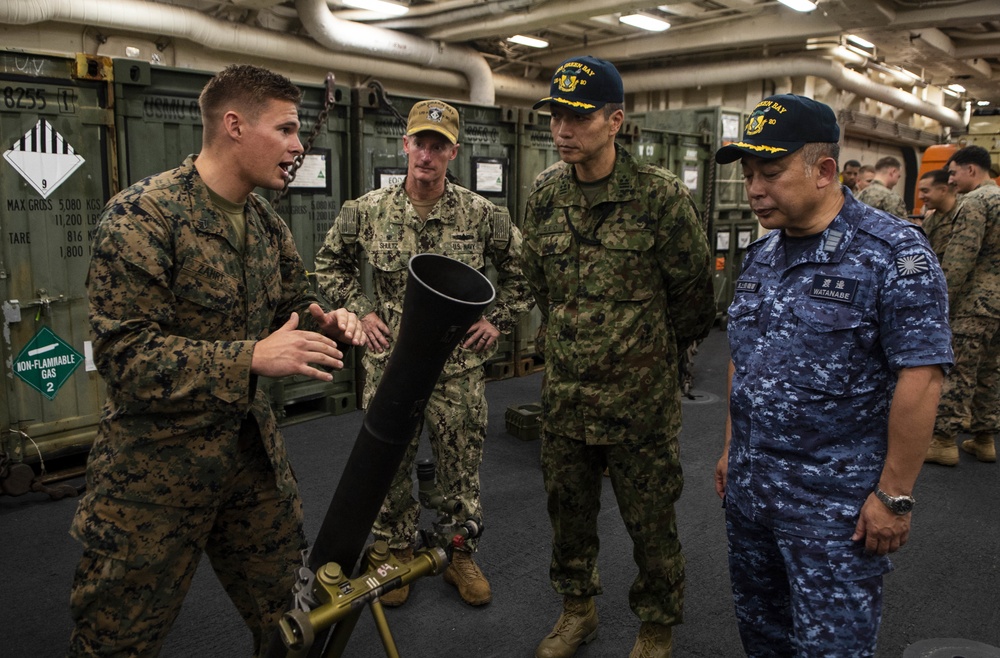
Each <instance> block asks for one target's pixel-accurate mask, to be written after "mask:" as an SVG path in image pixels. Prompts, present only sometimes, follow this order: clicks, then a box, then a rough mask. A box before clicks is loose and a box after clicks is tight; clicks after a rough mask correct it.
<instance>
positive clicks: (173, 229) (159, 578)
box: [69, 66, 364, 657]
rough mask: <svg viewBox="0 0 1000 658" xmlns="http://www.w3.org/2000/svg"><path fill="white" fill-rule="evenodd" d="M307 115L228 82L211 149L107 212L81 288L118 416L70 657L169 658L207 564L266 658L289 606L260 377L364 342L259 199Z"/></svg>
mask: <svg viewBox="0 0 1000 658" xmlns="http://www.w3.org/2000/svg"><path fill="white" fill-rule="evenodd" d="M299 100H300V92H299V89H298V88H297V87H295V86H294V85H293V84H292V83H291V82H289V81H288V79H286V78H284V77H282V76H279V75H276V74H274V73H271V72H270V71H267V70H264V69H261V68H258V67H255V66H231V67H229V68H227V69H225V70H224V71H222V72H221V73H219V74H218V75H216V76H215V77H214V78H212V79H211V80H210V81H209V82H208V84H207V85H205V88H204V89H203V90H202V92H201V96H200V98H199V105H200V107H201V116H202V122H203V124H204V135H203V143H202V148H201V152H200V153H199V154H198V155H197V156H191V157H189V158H188V159H187V160H185V161H184V163H183V164H181V166H180V167H178V168H176V169H172V170H170V171H167V172H164V173H162V174H158V175H156V176H151V177H150V178H146V179H144V180H141V181H139V182H138V183H136V184H135V185H133V186H132V187H130V188H128V189H127V190H125V191H124V192H122V193H121V194H119V195H118V196H116V197H114V198H113V199H111V201H109V202H108V205H107V207H106V208H105V210H104V213H103V215H102V216H101V222H100V225H99V226H98V228H97V233H96V235H95V237H94V243H93V255H92V258H91V264H90V273H89V277H88V280H87V291H88V294H89V298H90V321H91V326H92V328H93V332H94V360H95V362H96V364H97V369H98V371H99V372H100V374H101V376H102V377H103V378H104V381H105V383H106V384H107V401H106V402H105V405H104V410H103V412H102V415H101V420H100V423H99V425H98V429H97V438H96V439H95V441H94V446H93V449H92V450H91V453H90V458H89V461H88V463H87V490H88V492H87V495H86V496H85V497H84V499H83V500H82V501H81V503H80V505H79V509H78V511H77V515H76V518H75V519H74V521H73V528H72V533H73V535H74V536H75V537H76V538H77V539H79V540H80V542H81V543H82V544H83V557H82V559H81V560H80V564H79V567H78V568H77V572H76V577H75V580H74V582H73V589H72V594H71V600H70V604H71V611H72V615H73V619H74V621H75V624H76V627H75V629H74V631H73V636H72V639H71V644H70V649H69V655H70V656H74V657H76V656H98V655H100V656H110V655H114V656H144V657H145V656H156V655H158V654H159V651H160V647H161V645H162V643H163V641H164V639H165V638H166V635H167V633H168V632H169V630H170V627H171V625H172V623H173V621H174V619H175V618H176V616H177V613H178V612H179V611H180V608H181V602H182V600H183V599H184V595H185V594H186V593H187V590H188V587H189V586H190V584H191V578H192V576H194V572H195V568H196V567H197V566H198V562H199V561H200V559H201V555H202V552H204V553H206V554H208V556H209V558H210V559H211V561H212V567H213V568H214V569H215V573H216V575H217V576H218V578H219V580H220V581H221V582H222V585H223V586H224V587H225V589H226V592H227V593H228V594H229V597H230V598H231V599H232V601H233V603H234V604H235V605H236V607H237V609H238V610H239V612H240V614H241V615H242V616H243V619H244V621H245V622H246V624H247V626H248V627H249V628H250V630H251V632H252V634H253V642H254V650H255V653H258V655H259V654H261V653H263V650H264V649H266V645H267V640H268V638H270V636H271V634H272V632H273V630H274V628H275V627H276V626H277V623H278V620H279V619H280V617H281V614H282V612H284V610H285V609H286V608H287V605H288V602H289V601H290V600H291V588H292V585H293V584H294V582H295V568H296V566H298V565H299V563H300V560H301V556H300V551H301V550H302V549H303V548H304V547H305V545H306V541H305V535H304V533H303V529H302V506H301V502H300V500H299V495H298V489H297V486H296V483H295V477H294V475H293V474H292V469H291V467H290V465H289V463H288V456H287V454H286V453H285V445H284V441H283V440H282V438H281V435H280V434H279V433H278V430H277V426H276V422H275V417H274V413H273V412H272V410H271V406H270V403H269V401H268V399H267V397H266V395H265V393H264V391H263V390H262V389H261V387H259V386H258V377H260V376H267V377H282V376H285V375H305V376H308V377H312V378H314V379H318V380H320V381H329V380H330V379H331V378H332V376H331V375H330V373H329V372H327V370H325V369H326V368H342V367H343V361H342V359H343V353H342V351H341V350H340V349H338V346H337V344H336V343H335V342H334V340H332V339H336V340H338V341H344V342H343V343H342V344H343V345H345V346H350V345H351V344H352V343H353V344H355V345H362V344H364V333H363V332H362V331H361V328H360V325H359V323H358V320H357V317H356V316H354V315H353V314H351V313H349V312H347V311H345V310H344V309H339V310H337V311H331V312H328V313H326V312H324V311H323V310H322V309H321V308H320V306H319V304H318V303H317V298H316V296H315V295H314V294H313V293H312V291H311V288H310V284H309V281H308V280H307V279H306V276H305V270H304V268H303V265H302V260H301V258H299V254H298V252H297V251H296V249H295V243H294V242H293V241H292V236H291V233H290V232H289V230H288V227H287V226H286V225H285V224H284V222H283V221H282V220H281V218H280V217H279V216H278V215H277V214H276V213H275V212H274V210H273V209H272V208H271V207H270V206H269V205H268V204H267V203H266V202H265V201H264V200H263V199H262V198H260V197H259V196H257V195H255V194H253V189H254V188H255V187H263V188H268V189H281V188H282V187H283V186H284V185H285V182H286V181H287V179H288V171H287V170H288V167H289V165H291V164H292V161H293V158H294V157H295V156H296V155H298V154H300V153H302V144H301V143H300V142H299V139H298V130H299V119H298V103H299ZM331 338H332V339H331Z"/></svg>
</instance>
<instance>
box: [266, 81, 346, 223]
mask: <svg viewBox="0 0 1000 658" xmlns="http://www.w3.org/2000/svg"><path fill="white" fill-rule="evenodd" d="M335 80H336V76H335V75H334V74H333V73H332V72H330V73H327V74H326V97H325V98H324V100H323V109H321V110H320V111H319V116H317V117H316V123H315V124H314V125H313V129H312V131H310V133H309V137H307V138H306V143H305V144H303V145H302V153H299V154H298V155H296V156H295V160H294V161H293V162H292V166H291V167H289V168H288V180H287V181H285V187H284V188H283V189H282V190H281V191H280V192H278V194H277V195H276V196H275V197H274V203H278V202H279V201H281V200H282V199H284V198H285V196H286V195H287V194H288V192H289V188H290V187H291V185H292V181H294V180H295V173H296V172H297V171H298V170H299V167H301V166H302V163H303V162H305V159H306V154H307V153H309V151H311V150H312V146H313V142H315V141H316V138H317V137H319V134H320V132H321V131H322V130H323V128H324V127H325V126H326V119H327V117H328V116H329V115H330V110H332V109H333V106H334V105H335V104H336V100H337V98H336V94H335V93H334V81H335Z"/></svg>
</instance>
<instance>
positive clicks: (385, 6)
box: [341, 0, 410, 16]
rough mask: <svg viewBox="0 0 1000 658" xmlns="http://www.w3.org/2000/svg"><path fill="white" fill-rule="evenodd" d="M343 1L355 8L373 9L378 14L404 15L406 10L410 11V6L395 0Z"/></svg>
mask: <svg viewBox="0 0 1000 658" xmlns="http://www.w3.org/2000/svg"><path fill="white" fill-rule="evenodd" d="M341 1H342V2H343V3H344V4H345V5H347V6H348V7H354V8H355V9H367V10H368V11H373V12H375V13H376V14H383V15H385V16H402V15H403V14H405V13H406V12H408V11H410V8H409V7H406V6H404V5H397V4H396V3H395V2H386V1H385V0H341Z"/></svg>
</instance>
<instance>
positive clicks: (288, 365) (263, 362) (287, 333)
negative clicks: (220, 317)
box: [250, 307, 344, 382]
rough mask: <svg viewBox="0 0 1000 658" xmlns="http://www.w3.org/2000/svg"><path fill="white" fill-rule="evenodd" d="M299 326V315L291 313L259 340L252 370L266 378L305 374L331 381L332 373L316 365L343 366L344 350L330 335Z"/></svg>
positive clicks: (251, 363) (326, 366)
mask: <svg viewBox="0 0 1000 658" xmlns="http://www.w3.org/2000/svg"><path fill="white" fill-rule="evenodd" d="M317 308H318V307H317ZM298 326H299V314H298V313H292V315H291V317H290V318H288V322H286V323H285V324H284V325H282V326H281V328H279V329H278V330H277V331H275V332H274V333H272V334H271V335H270V336H268V337H267V338H264V339H263V340H259V341H257V344H256V345H255V346H254V350H253V358H252V360H251V362H250V372H252V373H253V374H255V375H263V376H265V377H285V376H288V375H305V376H307V377H312V378H313V379H318V380H320V381H327V382H328V381H331V380H332V379H333V375H331V374H330V373H328V372H326V371H325V370H320V369H319V368H317V367H315V366H322V367H325V368H334V369H340V368H343V367H344V361H343V358H344V354H343V352H341V351H340V350H338V349H337V343H335V342H334V341H333V340H332V339H331V338H328V337H326V336H324V335H323V334H321V333H317V332H315V331H303V330H301V329H299V328H298Z"/></svg>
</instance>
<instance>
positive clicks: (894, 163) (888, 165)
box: [875, 155, 903, 171]
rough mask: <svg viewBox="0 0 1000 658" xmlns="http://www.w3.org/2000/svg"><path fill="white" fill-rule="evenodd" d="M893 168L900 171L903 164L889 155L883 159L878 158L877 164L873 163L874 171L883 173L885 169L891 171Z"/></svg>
mask: <svg viewBox="0 0 1000 658" xmlns="http://www.w3.org/2000/svg"><path fill="white" fill-rule="evenodd" d="M894 167H895V168H896V169H902V168H903V164H902V163H901V162H900V161H899V160H897V159H896V158H894V157H892V156H891V155H887V156H885V157H884V158H879V160H878V162H876V163H875V171H885V170H887V169H892V168H894Z"/></svg>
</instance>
